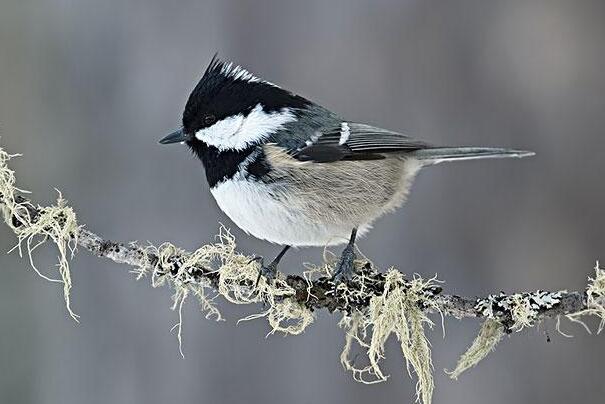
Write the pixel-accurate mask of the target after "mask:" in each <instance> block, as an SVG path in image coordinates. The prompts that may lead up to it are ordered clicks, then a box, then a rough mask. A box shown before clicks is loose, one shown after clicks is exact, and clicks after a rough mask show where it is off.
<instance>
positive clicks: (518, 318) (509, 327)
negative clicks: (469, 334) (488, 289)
mask: <svg viewBox="0 0 605 404" xmlns="http://www.w3.org/2000/svg"><path fill="white" fill-rule="evenodd" d="M562 294H563V291H559V292H545V291H542V290H537V291H536V292H531V293H515V294H512V295H507V294H505V293H501V294H499V295H490V296H488V297H487V298H485V299H479V300H478V301H477V304H476V305H475V310H477V311H478V312H479V313H481V315H482V316H483V317H485V318H488V319H494V320H498V321H500V322H501V323H502V324H503V325H504V326H505V331H506V332H512V331H521V330H522V329H523V328H525V327H531V326H533V325H534V323H535V322H536V320H538V318H539V315H540V313H542V312H544V311H545V310H549V309H552V308H553V307H554V306H556V305H557V304H559V303H560V302H561V296H562Z"/></svg>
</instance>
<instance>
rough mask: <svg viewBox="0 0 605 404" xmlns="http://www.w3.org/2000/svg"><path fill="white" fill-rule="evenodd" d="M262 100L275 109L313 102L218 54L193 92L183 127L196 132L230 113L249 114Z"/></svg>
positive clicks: (269, 110)
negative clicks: (220, 57) (225, 59)
mask: <svg viewBox="0 0 605 404" xmlns="http://www.w3.org/2000/svg"><path fill="white" fill-rule="evenodd" d="M258 104H261V105H262V107H263V110H264V111H265V112H273V111H279V110H281V109H283V108H291V109H294V110H296V109H300V108H304V107H306V106H307V105H309V104H310V102H309V101H308V100H306V99H304V98H303V97H300V96H297V95H294V94H292V93H290V92H289V91H287V90H284V89H282V88H280V87H278V86H276V85H275V84H272V83H269V82H267V81H265V80H263V79H260V78H258V77H256V76H254V75H253V74H252V73H250V72H249V71H247V70H246V69H244V68H242V67H240V66H238V65H235V64H233V63H232V62H226V61H221V60H220V59H218V57H217V56H216V55H215V56H214V57H213V58H212V61H211V62H210V64H209V65H208V68H207V69H206V71H205V72H204V75H203V76H202V78H201V80H200V81H199V83H198V84H197V85H196V86H195V88H194V89H193V91H192V93H191V95H190V96H189V100H188V101H187V105H186V106H185V112H184V113H183V128H184V130H185V132H187V133H195V132H197V131H198V130H200V129H202V128H205V127H208V126H211V125H212V124H214V123H215V122H216V121H220V120H222V119H225V118H227V117H229V116H233V115H238V114H243V115H247V114H248V113H249V112H250V111H251V110H252V109H253V108H254V107H255V106H256V105H258Z"/></svg>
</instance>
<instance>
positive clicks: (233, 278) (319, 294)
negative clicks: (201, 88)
mask: <svg viewBox="0 0 605 404" xmlns="http://www.w3.org/2000/svg"><path fill="white" fill-rule="evenodd" d="M12 157H14V156H13V155H9V154H7V153H6V152H5V151H4V150H3V149H2V148H0V208H1V209H2V214H3V218H4V221H5V222H6V224H7V225H8V226H9V227H10V228H11V229H12V230H13V231H14V232H15V234H16V235H17V245H16V248H17V249H18V250H19V252H20V253H21V254H22V253H23V251H25V252H26V253H27V255H28V256H29V258H30V263H31V266H32V267H33V268H34V269H35V270H36V272H38V273H39V274H40V275H41V276H43V277H45V278H46V279H50V280H53V281H59V282H62V283H63V285H64V288H63V293H64V296H65V301H66V305H67V308H68V311H69V313H70V314H71V315H72V317H73V318H74V319H77V316H76V315H75V313H74V312H73V311H72V309H71V306H70V300H69V291H70V288H71V285H72V283H71V276H70V270H69V262H68V260H69V258H70V255H73V254H74V253H75V250H76V246H78V247H80V248H82V249H85V250H88V251H89V252H91V253H92V254H94V255H96V256H98V257H103V258H107V259H110V260H112V261H114V262H116V263H120V264H125V265H127V266H129V267H130V269H131V270H132V271H133V272H135V273H136V274H137V279H140V278H142V277H144V276H149V278H150V279H151V284H152V286H154V287H156V286H161V285H168V286H170V287H172V288H173V290H174V305H173V308H174V309H178V311H179V322H178V323H177V325H176V330H177V335H178V338H179V342H180V341H181V321H180V318H181V317H180V313H181V308H182V306H183V303H184V301H185V299H186V298H187V297H188V296H191V295H193V296H195V297H197V299H198V300H199V302H200V304H201V307H202V310H203V311H204V312H205V313H206V316H207V317H213V318H216V319H221V315H220V312H219V310H218V309H217V307H216V304H215V302H214V300H215V298H216V297H218V296H222V297H223V298H225V299H226V300H227V301H229V302H231V303H235V304H250V303H263V307H264V308H265V309H264V311H262V312H261V313H258V314H253V315H251V316H248V317H246V318H244V319H242V320H251V319H255V318H260V317H266V318H267V320H268V322H269V324H270V326H271V330H272V331H271V332H283V333H287V334H299V333H301V332H303V331H304V330H305V328H306V327H307V326H308V325H309V324H311V323H312V322H313V319H314V316H313V312H314V311H316V310H321V309H326V310H327V311H329V312H339V313H341V314H342V319H341V320H340V322H339V325H340V326H341V327H342V328H343V329H345V331H346V338H345V341H346V344H345V348H344V350H343V352H342V355H341V362H342V364H343V366H344V367H345V368H346V369H348V370H350V371H351V372H352V373H353V376H354V378H355V379H356V380H358V381H360V382H364V383H374V382H379V381H383V380H386V377H387V376H385V375H384V374H383V373H382V371H381V369H380V366H379V364H380V360H381V359H382V358H383V356H384V344H385V342H386V340H387V339H388V338H389V336H390V335H394V336H395V337H396V338H397V339H398V340H399V342H400V345H401V351H402V354H403V356H404V358H405V360H406V363H407V368H408V372H410V373H411V372H412V371H413V372H414V373H415V374H416V375H417V378H418V384H417V394H418V397H419V398H420V399H421V400H422V401H423V402H424V403H430V401H431V397H432V391H433V378H432V362H431V355H430V348H429V344H428V341H427V339H426V336H425V330H424V328H425V326H429V327H431V326H432V325H433V322H432V321H431V320H430V319H429V317H428V314H430V313H439V314H440V315H441V316H442V317H443V316H453V317H456V318H458V319H460V318H464V317H475V318H480V319H483V320H484V321H485V322H484V324H483V327H482V328H481V331H480V333H479V335H478V336H477V338H476V340H475V341H474V342H473V344H472V345H471V347H470V348H469V349H468V351H467V352H466V353H465V354H463V355H462V357H461V358H460V360H459V362H458V364H457V366H456V368H455V369H454V370H453V371H452V372H451V375H452V377H453V378H457V377H458V376H459V375H460V374H461V373H462V372H463V371H464V370H466V369H468V368H470V367H472V366H474V365H476V364H477V363H478V362H479V361H480V360H481V359H483V357H485V356H486V355H487V354H488V353H489V352H490V351H491V350H493V349H494V347H495V346H496V344H497V343H498V342H499V341H500V340H501V339H502V336H503V335H505V334H510V333H513V332H516V331H520V330H522V329H523V328H525V327H531V326H533V325H535V324H537V323H539V322H540V321H542V320H544V319H547V318H557V319H559V318H560V316H566V317H567V318H569V319H571V320H572V321H578V322H581V320H579V317H580V316H583V315H595V316H597V317H599V318H600V319H601V324H600V326H599V331H601V329H602V328H603V327H604V326H605V307H604V305H605V271H603V270H601V269H600V268H599V266H598V263H597V266H596V267H595V271H596V275H595V277H594V278H592V279H590V281H589V285H588V287H587V289H586V290H585V291H581V292H567V291H556V292H546V291H541V290H538V291H535V292H524V293H514V294H505V293H500V294H498V295H489V296H484V297H478V298H471V297H462V296H457V295H454V294H447V293H444V291H443V289H442V287H441V286H440V283H439V282H438V281H437V280H436V279H429V280H424V279H422V278H420V277H418V276H415V277H412V278H408V277H406V276H405V275H404V274H403V273H401V272H399V271H397V270H396V269H393V268H391V269H390V270H388V271H387V272H385V273H383V272H379V271H377V270H376V268H374V267H373V265H372V264H371V263H370V262H366V261H363V260H359V261H356V262H355V265H356V267H357V269H358V271H357V272H358V274H357V275H356V276H354V277H353V279H351V280H350V281H349V282H348V283H346V284H339V285H335V284H334V282H333V281H332V278H331V276H330V273H331V270H332V269H333V265H334V263H333V262H330V260H328V262H324V263H323V264H322V265H321V266H307V267H306V269H305V271H303V273H302V274H301V275H298V274H290V275H286V274H283V273H278V275H277V278H276V279H275V280H274V281H269V280H266V279H261V280H260V282H258V283H257V282H256V280H257V276H258V273H259V269H260V268H259V264H258V262H257V260H254V259H252V258H253V257H251V256H248V255H245V254H242V253H239V252H237V251H236V248H235V240H234V238H233V236H232V235H231V234H230V233H229V231H228V230H226V229H224V228H221V230H220V233H219V235H218V236H217V240H216V241H215V242H214V243H210V244H206V245H203V246H201V247H200V248H199V249H197V250H196V251H193V252H188V251H185V250H183V249H181V248H179V247H177V246H175V245H173V244H170V243H164V244H162V245H160V246H153V245H140V244H137V243H122V242H115V241H111V240H106V239H104V238H102V237H101V236H99V235H97V234H95V233H93V232H92V231H90V230H88V229H86V228H84V227H83V226H81V225H78V224H77V222H76V216H75V213H74V212H73V210H72V209H71V208H70V207H69V206H68V205H67V204H66V202H65V200H63V199H62V198H61V196H60V195H59V199H58V201H57V204H56V205H53V206H46V207H44V206H38V205H34V204H33V203H32V202H31V201H30V200H28V199H27V198H25V197H24V196H23V195H24V191H21V190H20V189H18V188H16V186H15V182H16V181H15V175H14V172H13V171H12V170H10V169H9V168H8V165H7V163H8V161H9V160H10V159H11V158H12ZM48 240H51V241H52V243H53V244H54V245H55V246H56V247H57V248H58V251H59V266H58V267H59V274H60V276H61V279H60V280H57V279H51V278H50V277H48V276H47V275H44V274H43V273H42V272H41V271H39V270H38V269H37V268H36V267H35V266H34V260H33V258H32V251H34V250H35V249H36V248H37V247H38V246H40V245H41V244H43V243H44V242H46V241H48ZM354 345H358V347H359V348H360V349H361V350H365V351H366V354H367V356H366V357H367V361H368V363H367V364H366V365H360V364H355V363H353V361H352V360H351V359H350V351H351V349H353V346H354ZM179 346H180V344H179Z"/></svg>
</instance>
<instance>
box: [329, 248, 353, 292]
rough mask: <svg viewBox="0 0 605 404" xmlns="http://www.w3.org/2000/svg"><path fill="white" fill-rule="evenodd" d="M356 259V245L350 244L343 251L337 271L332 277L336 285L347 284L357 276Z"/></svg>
mask: <svg viewBox="0 0 605 404" xmlns="http://www.w3.org/2000/svg"><path fill="white" fill-rule="evenodd" d="M355 258H356V256H355V245H353V244H348V245H347V246H346V247H345V249H344V250H342V254H341V255H340V260H339V261H338V265H337V266H336V271H335V272H334V276H333V277H332V278H333V279H334V283H335V284H339V283H344V282H347V281H349V280H350V279H351V278H352V277H353V275H354V274H355V267H354V266H353V261H355Z"/></svg>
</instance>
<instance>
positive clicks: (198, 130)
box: [160, 56, 533, 281]
mask: <svg viewBox="0 0 605 404" xmlns="http://www.w3.org/2000/svg"><path fill="white" fill-rule="evenodd" d="M160 143H162V144H169V143H184V144H186V145H187V146H188V147H189V148H190V149H191V150H192V151H193V153H194V154H195V155H196V156H197V157H198V158H199V159H200V160H201V161H202V163H203V166H204V169H205V173H206V179H207V180H208V184H209V185H210V192H211V193H212V195H213V196H214V198H215V199H216V202H217V204H218V206H219V207H220V208H221V209H222V210H223V211H224V212H225V213H226V214H227V216H229V218H230V219H231V220H232V221H233V222H234V223H235V224H236V225H237V226H239V227H240V228H241V229H242V230H244V231H245V232H247V233H249V234H252V235H253V236H255V237H257V238H259V239H263V240H267V241H269V242H272V243H276V244H279V245H282V246H284V247H283V250H282V251H281V253H280V254H279V255H278V256H277V257H276V258H275V259H274V260H273V262H271V263H270V264H268V265H262V268H263V271H262V272H263V273H264V274H265V275H266V276H268V277H271V276H273V275H274V273H275V270H276V267H277V264H278V263H279V260H280V259H281V257H282V256H283V254H284V253H285V252H286V250H287V249H288V248H289V247H290V246H326V245H336V244H344V243H346V244H347V245H346V247H345V249H344V250H343V252H342V255H341V257H340V260H339V262H338V265H337V267H336V271H335V276H336V278H337V279H338V280H339V281H342V280H346V279H347V278H348V277H350V276H351V274H352V273H353V260H354V259H355V251H354V243H355V238H356V237H357V236H359V235H363V234H364V233H366V232H367V231H368V230H369V229H370V227H371V225H372V222H374V221H375V220H376V219H377V218H379V217H380V216H382V215H384V214H385V213H387V212H391V211H393V210H395V209H397V208H399V207H400V206H401V205H402V204H403V203H404V202H405V200H406V198H407V196H408V192H409V190H410V187H411V185H412V181H413V180H414V177H415V176H416V174H417V173H418V171H419V170H420V169H421V168H423V167H426V166H430V165H434V164H437V163H441V162H446V161H461V160H471V159H482V158H499V157H525V156H531V155H533V153H532V152H527V151H521V150H511V149H503V148H486V147H440V146H434V145H432V144H430V143H427V142H424V141H421V140H417V139H415V138H412V137H410V136H407V135H403V134H401V133H397V132H393V131H391V130H386V129H381V128H377V127H374V126H371V125H367V124H365V123H359V122H354V121H348V120H344V119H342V118H340V117H339V116H338V115H337V114H335V113H333V112H331V111H329V110H328V109H326V108H324V107H322V106H320V105H318V104H315V103H313V102H311V101H309V100H307V99H305V98H303V97H301V96H299V95H295V94H293V93H291V92H289V91H288V90H285V89H283V88H281V87H279V86H277V85H276V84H273V83H271V82H268V81H265V80H263V79H261V78H259V77H257V76H255V75H253V74H252V73H250V72H249V71H247V70H245V69H244V68H242V67H240V66H237V65H235V64H233V63H231V62H225V61H221V60H219V59H218V58H217V57H216V56H215V57H214V58H213V59H212V61H211V62H210V65H209V66H208V68H207V69H206V71H205V73H204V75H203V77H202V78H201V80H200V81H199V83H198V84H197V85H196V86H195V88H194V89H193V92H192V93H191V95H190V96H189V99H188V101H187V104H186V106H185V111H184V113H183V125H182V128H181V129H179V130H177V131H175V132H173V133H171V134H169V135H168V136H166V137H164V138H163V139H162V140H160Z"/></svg>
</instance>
